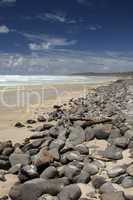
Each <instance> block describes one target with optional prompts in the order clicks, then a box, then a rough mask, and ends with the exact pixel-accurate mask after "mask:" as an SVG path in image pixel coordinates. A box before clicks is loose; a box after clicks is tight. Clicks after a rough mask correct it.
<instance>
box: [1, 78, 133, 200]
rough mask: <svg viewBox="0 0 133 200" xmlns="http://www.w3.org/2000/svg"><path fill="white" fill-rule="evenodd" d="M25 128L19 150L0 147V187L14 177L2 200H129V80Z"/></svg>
mask: <svg viewBox="0 0 133 200" xmlns="http://www.w3.org/2000/svg"><path fill="white" fill-rule="evenodd" d="M40 123H41V125H40ZM26 124H27V126H28V128H30V129H31V131H32V132H33V134H32V136H31V137H29V138H26V139H25V141H24V142H23V144H19V143H17V144H15V145H13V144H12V142H11V141H7V142H0V181H3V182H6V175H7V174H14V175H16V176H17V177H18V182H17V183H16V184H15V185H14V186H13V187H12V188H11V189H10V192H9V195H7V196H4V197H2V198H0V200H6V199H11V200H78V199H80V200H97V199H102V200H112V199H113V200H133V79H129V80H118V81H116V82H114V83H112V84H110V85H109V86H101V87H99V88H97V89H96V90H95V91H93V92H89V93H88V94H87V95H86V97H85V98H79V99H71V100H70V101H69V102H68V104H64V105H61V106H58V105H55V106H54V108H53V111H52V112H50V113H48V117H47V118H45V116H44V115H39V116H38V117H37V119H29V120H27V122H26ZM33 124H34V127H33ZM38 124H39V125H38ZM15 126H16V127H18V128H21V129H22V128H23V126H25V124H22V123H21V122H18V123H17V124H16V125H15ZM83 188H87V191H84V189H83Z"/></svg>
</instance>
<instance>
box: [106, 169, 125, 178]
mask: <svg viewBox="0 0 133 200" xmlns="http://www.w3.org/2000/svg"><path fill="white" fill-rule="evenodd" d="M125 172H126V170H125V169H124V168H122V167H117V166H116V167H113V168H112V169H109V170H108V176H109V178H114V177H116V176H120V175H121V174H124V173H125Z"/></svg>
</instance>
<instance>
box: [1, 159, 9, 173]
mask: <svg viewBox="0 0 133 200" xmlns="http://www.w3.org/2000/svg"><path fill="white" fill-rule="evenodd" d="M9 168H10V162H9V161H8V160H1V159H0V169H4V170H8V169H9Z"/></svg>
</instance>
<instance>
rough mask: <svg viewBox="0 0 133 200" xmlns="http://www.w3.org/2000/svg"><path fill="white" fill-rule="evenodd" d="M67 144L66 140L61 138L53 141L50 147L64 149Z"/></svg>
mask: <svg viewBox="0 0 133 200" xmlns="http://www.w3.org/2000/svg"><path fill="white" fill-rule="evenodd" d="M64 145H65V142H64V141H63V140H60V139H56V140H54V141H52V142H51V144H50V145H49V149H50V150H51V149H58V150H60V149H62V148H63V147H64Z"/></svg>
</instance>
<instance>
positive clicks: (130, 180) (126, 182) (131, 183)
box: [121, 176, 133, 188]
mask: <svg viewBox="0 0 133 200" xmlns="http://www.w3.org/2000/svg"><path fill="white" fill-rule="evenodd" d="M121 185H122V186H123V187H124V188H131V187H133V177H132V176H126V177H125V178H124V179H123V180H122V183H121Z"/></svg>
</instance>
